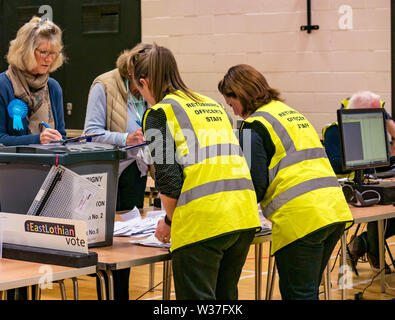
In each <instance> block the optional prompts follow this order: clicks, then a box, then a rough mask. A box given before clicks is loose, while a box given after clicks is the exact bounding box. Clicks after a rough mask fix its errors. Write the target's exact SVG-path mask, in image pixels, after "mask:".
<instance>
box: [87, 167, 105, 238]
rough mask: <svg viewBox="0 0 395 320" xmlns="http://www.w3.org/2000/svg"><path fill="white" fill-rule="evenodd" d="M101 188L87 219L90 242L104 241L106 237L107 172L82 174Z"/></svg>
mask: <svg viewBox="0 0 395 320" xmlns="http://www.w3.org/2000/svg"><path fill="white" fill-rule="evenodd" d="M81 177H84V178H85V179H87V180H89V181H90V182H92V183H93V184H95V185H96V186H98V187H100V188H101V190H100V192H98V193H97V194H96V195H95V203H94V204H92V206H91V207H90V214H89V216H88V221H87V230H86V233H87V237H88V242H89V243H95V242H102V241H105V239H106V216H107V211H106V208H107V172H105V173H95V174H86V175H81Z"/></svg>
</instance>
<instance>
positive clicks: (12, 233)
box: [0, 212, 88, 254]
mask: <svg viewBox="0 0 395 320" xmlns="http://www.w3.org/2000/svg"><path fill="white" fill-rule="evenodd" d="M0 219H2V223H3V226H2V227H3V242H6V243H11V244H18V245H25V246H31V247H39V248H46V249H55V250H63V251H71V252H79V253H86V254H87V253H88V240H87V236H86V222H85V221H81V220H70V219H60V218H52V217H41V216H31V215H22V214H15V213H5V212H0Z"/></svg>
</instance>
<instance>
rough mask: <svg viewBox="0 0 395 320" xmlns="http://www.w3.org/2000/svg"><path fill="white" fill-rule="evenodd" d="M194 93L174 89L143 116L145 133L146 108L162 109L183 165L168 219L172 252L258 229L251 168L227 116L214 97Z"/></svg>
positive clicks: (176, 156)
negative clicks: (194, 97)
mask: <svg viewBox="0 0 395 320" xmlns="http://www.w3.org/2000/svg"><path fill="white" fill-rule="evenodd" d="M197 95H198V94H197ZM198 96H199V97H200V99H201V101H200V102H195V101H193V100H192V99H190V98H189V97H187V96H186V95H185V94H184V93H183V92H181V91H179V90H177V91H176V92H175V93H172V94H168V95H166V96H165V98H164V99H163V100H162V101H161V102H159V103H158V104H156V105H155V106H153V107H151V108H150V109H148V110H147V111H146V113H145V115H144V119H143V131H144V134H147V131H146V128H145V122H146V118H147V116H148V114H149V112H150V111H151V110H157V109H162V110H163V111H164V112H165V114H166V119H167V126H168V128H169V131H170V132H171V135H172V137H173V139H174V142H175V150H174V153H175V161H177V163H179V164H180V165H181V167H182V169H183V174H184V183H183V186H182V190H181V194H180V197H179V199H178V202H177V207H176V209H175V211H174V213H173V218H172V227H171V251H174V250H176V249H178V248H181V247H183V246H186V245H188V244H192V243H196V242H199V241H203V240H206V239H210V238H213V237H216V236H219V235H223V234H227V233H232V232H235V231H241V230H248V229H254V228H256V229H259V228H260V220H259V214H258V205H257V199H256V194H255V190H254V186H253V183H252V180H251V176H250V172H249V168H248V165H247V162H246V160H245V158H244V156H243V152H242V150H241V148H240V145H239V142H238V140H237V137H236V135H235V134H234V132H233V129H232V126H231V123H230V121H229V119H228V115H227V113H226V112H225V109H224V108H223V107H222V105H220V104H219V103H217V102H216V101H214V100H212V99H211V98H208V97H205V96H202V95H198ZM164 138H165V137H163V139H164ZM168 147H170V146H168ZM151 151H152V150H151ZM171 152H173V150H171ZM154 161H155V159H154Z"/></svg>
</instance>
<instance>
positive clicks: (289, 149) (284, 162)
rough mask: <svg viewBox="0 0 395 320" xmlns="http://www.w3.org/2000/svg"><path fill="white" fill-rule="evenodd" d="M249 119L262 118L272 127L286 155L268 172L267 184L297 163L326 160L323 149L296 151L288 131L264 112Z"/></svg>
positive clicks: (256, 113)
mask: <svg viewBox="0 0 395 320" xmlns="http://www.w3.org/2000/svg"><path fill="white" fill-rule="evenodd" d="M251 117H263V118H265V119H266V120H267V121H268V122H269V123H270V124H271V125H272V127H273V130H274V131H275V132H276V134H277V136H278V137H279V138H280V140H281V143H282V145H283V147H284V149H285V152H286V153H287V154H286V156H284V157H283V158H282V159H281V160H280V161H279V163H278V164H277V165H276V166H275V167H273V168H272V169H270V170H269V183H271V182H272V181H273V180H274V178H275V177H276V175H277V173H278V171H280V170H281V169H283V168H286V167H288V166H291V165H293V164H296V163H298V162H302V161H305V160H310V159H319V158H326V157H327V156H326V153H325V150H324V148H310V149H304V150H300V151H296V147H295V144H294V142H293V140H292V139H291V137H290V135H289V134H288V131H287V130H286V129H285V127H284V126H283V125H282V124H281V123H280V121H279V120H278V119H276V118H275V117H274V116H272V115H271V114H270V113H268V112H265V111H258V112H255V113H253V114H252V115H251Z"/></svg>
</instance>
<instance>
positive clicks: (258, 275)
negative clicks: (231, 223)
mask: <svg viewBox="0 0 395 320" xmlns="http://www.w3.org/2000/svg"><path fill="white" fill-rule="evenodd" d="M267 241H271V234H264V233H262V232H258V233H256V234H255V237H254V240H253V241H252V243H251V245H254V246H255V300H261V299H262V247H263V243H264V242H267ZM270 245H271V242H270ZM275 268H276V266H275V261H274V257H273V256H271V255H270V248H269V265H268V271H267V280H266V300H270V299H271V297H272V293H273V283H274V279H275V274H276V272H275Z"/></svg>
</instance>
